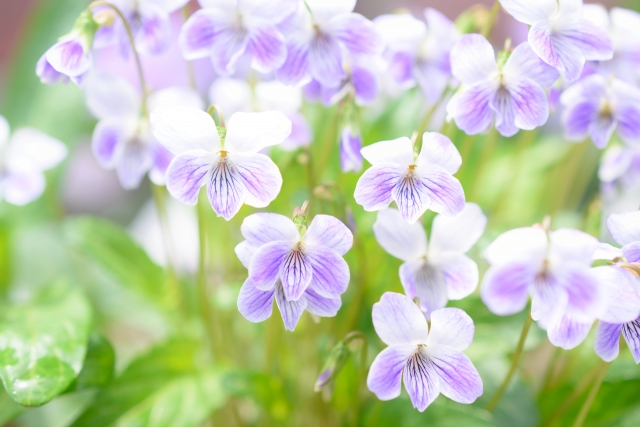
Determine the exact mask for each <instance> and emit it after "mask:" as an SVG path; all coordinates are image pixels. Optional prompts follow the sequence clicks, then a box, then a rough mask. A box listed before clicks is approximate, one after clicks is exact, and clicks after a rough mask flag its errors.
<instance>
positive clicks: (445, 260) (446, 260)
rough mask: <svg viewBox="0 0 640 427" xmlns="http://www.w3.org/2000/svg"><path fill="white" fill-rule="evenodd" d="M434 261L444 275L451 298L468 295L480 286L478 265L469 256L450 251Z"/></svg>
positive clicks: (456, 298)
mask: <svg viewBox="0 0 640 427" xmlns="http://www.w3.org/2000/svg"><path fill="white" fill-rule="evenodd" d="M432 262H433V264H434V265H435V266H437V268H438V269H440V272H441V273H442V275H443V276H444V280H445V283H446V284H447V296H448V298H449V299H453V300H458V299H462V298H465V297H468V296H469V295H471V294H472V293H473V291H475V290H476V288H477V287H478V278H479V273H478V265H477V264H476V263H475V261H473V260H472V259H471V258H469V257H468V256H466V255H462V254H451V253H448V254H446V255H440V256H438V257H436V258H435V259H433V260H432Z"/></svg>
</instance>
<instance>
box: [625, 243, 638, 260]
mask: <svg viewBox="0 0 640 427" xmlns="http://www.w3.org/2000/svg"><path fill="white" fill-rule="evenodd" d="M622 253H623V255H624V257H625V258H626V259H627V261H629V262H635V263H640V241H639V242H633V243H629V244H628V245H624V246H623V247H622Z"/></svg>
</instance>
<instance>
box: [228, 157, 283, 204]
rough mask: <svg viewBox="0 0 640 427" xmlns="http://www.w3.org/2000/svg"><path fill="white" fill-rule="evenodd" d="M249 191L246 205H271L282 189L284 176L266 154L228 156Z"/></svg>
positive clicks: (245, 201)
mask: <svg viewBox="0 0 640 427" xmlns="http://www.w3.org/2000/svg"><path fill="white" fill-rule="evenodd" d="M228 157H229V159H230V160H231V161H233V162H234V164H235V167H236V169H237V171H238V175H239V176H240V180H241V181H242V183H243V184H244V188H245V189H246V191H247V194H246V197H245V200H244V203H246V204H247V205H249V206H253V207H256V208H263V207H265V206H267V205H268V204H269V203H271V202H272V201H273V200H274V199H275V198H276V197H277V196H278V193H280V188H282V175H280V170H279V169H278V166H276V164H275V163H273V160H271V159H270V158H269V157H267V156H265V155H264V154H245V153H233V154H231V153H230V154H228Z"/></svg>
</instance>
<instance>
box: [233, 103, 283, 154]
mask: <svg viewBox="0 0 640 427" xmlns="http://www.w3.org/2000/svg"><path fill="white" fill-rule="evenodd" d="M290 134H291V120H289V118H287V116H285V115H284V113H282V112H280V111H266V112H263V113H243V112H239V113H235V114H234V115H233V116H231V119H230V120H229V123H228V124H227V136H226V138H225V145H224V146H225V150H229V151H232V152H243V153H257V152H258V151H260V150H262V149H263V148H266V147H269V146H272V145H277V144H280V143H281V142H283V141H284V140H285V139H287V137H288V136H289V135H290Z"/></svg>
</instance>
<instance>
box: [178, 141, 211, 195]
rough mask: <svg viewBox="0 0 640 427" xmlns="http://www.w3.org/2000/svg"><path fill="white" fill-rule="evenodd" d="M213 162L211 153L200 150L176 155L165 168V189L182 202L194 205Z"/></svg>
mask: <svg viewBox="0 0 640 427" xmlns="http://www.w3.org/2000/svg"><path fill="white" fill-rule="evenodd" d="M213 162H214V158H213V155H212V154H210V153H208V152H206V151H202V150H194V151H188V152H186V153H184V154H180V155H178V156H176V157H175V158H174V159H173V161H172V162H171V164H170V165H169V169H167V190H168V191H169V193H171V195H172V196H173V197H175V198H176V199H178V200H179V201H181V202H182V203H185V204H187V205H192V206H194V205H195V204H196V203H197V202H198V193H199V192H200V187H202V186H203V185H205V184H206V182H207V178H208V177H209V171H210V170H211V166H212V164H213Z"/></svg>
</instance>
